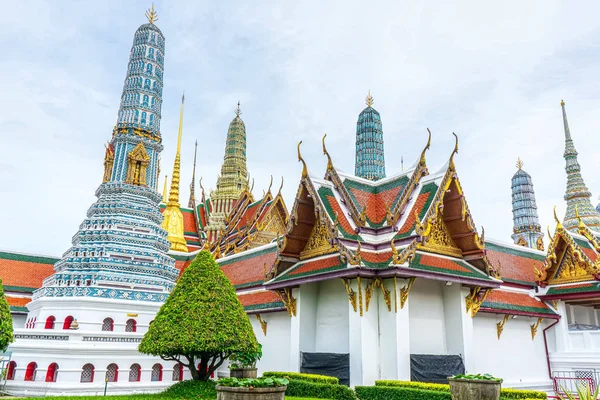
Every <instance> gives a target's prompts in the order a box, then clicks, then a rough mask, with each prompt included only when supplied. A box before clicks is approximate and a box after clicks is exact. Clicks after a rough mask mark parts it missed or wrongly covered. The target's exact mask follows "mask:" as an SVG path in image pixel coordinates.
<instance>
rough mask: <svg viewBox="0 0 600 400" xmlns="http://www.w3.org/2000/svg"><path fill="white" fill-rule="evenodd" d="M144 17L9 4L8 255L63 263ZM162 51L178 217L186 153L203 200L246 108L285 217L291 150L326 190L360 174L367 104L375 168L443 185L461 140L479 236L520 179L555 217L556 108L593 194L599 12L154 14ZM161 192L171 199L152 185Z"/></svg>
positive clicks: (571, 7) (559, 140)
mask: <svg viewBox="0 0 600 400" xmlns="http://www.w3.org/2000/svg"><path fill="white" fill-rule="evenodd" d="M150 5H151V3H150V2H146V1H137V0H136V1H127V2H121V1H113V0H109V1H105V2H102V3H97V2H87V1H86V2H84V1H66V0H63V1H60V2H43V1H27V2H9V3H6V4H4V5H3V12H2V13H0V48H1V49H2V57H1V58H0V86H1V87H2V96H0V110H2V111H1V112H0V139H1V141H0V143H1V145H0V151H1V154H2V155H1V157H0V199H1V200H0V205H1V207H0V220H1V221H2V225H1V226H2V228H3V229H0V248H2V249H10V250H17V251H29V252H35V253H42V254H50V255H56V256H58V255H60V254H62V253H63V252H64V251H65V250H67V249H68V248H69V245H70V240H71V237H72V236H73V235H74V234H75V233H76V231H77V229H78V226H79V224H80V223H81V221H82V220H83V218H84V217H85V213H86V210H87V209H88V208H89V207H90V205H91V204H92V203H93V202H94V201H95V196H94V191H95V190H96V188H97V187H98V185H99V184H100V182H101V178H102V161H103V154H104V143H106V141H107V140H108V139H109V138H110V135H111V131H112V127H113V126H114V124H115V122H116V117H117V111H118V108H119V100H120V95H121V90H122V86H123V80H124V78H125V71H126V66H127V60H128V57H129V51H130V48H131V44H132V40H133V33H134V32H135V30H136V29H137V27H138V26H139V25H141V24H143V23H144V22H145V21H146V20H145V18H144V12H145V10H146V9H147V8H149V6H150ZM155 7H156V10H157V11H158V13H159V18H160V19H159V21H158V22H157V25H158V26H159V27H160V29H161V30H162V31H163V33H164V35H165V37H166V56H165V60H166V61H165V75H164V78H165V81H164V83H165V88H164V103H163V121H162V124H161V127H162V135H163V139H164V145H165V150H164V152H163V155H162V168H163V171H164V172H163V174H164V173H169V174H170V171H171V169H172V164H173V158H174V152H175V143H176V134H177V122H178V108H179V102H180V98H181V93H182V91H183V90H185V93H186V112H185V116H184V132H183V154H182V169H183V176H182V182H183V185H182V198H181V202H182V204H186V203H187V197H188V185H189V182H190V179H191V169H192V158H193V149H194V141H195V140H196V139H197V140H198V142H199V152H200V153H199V156H198V167H197V176H198V177H199V176H202V177H203V178H204V180H203V182H204V185H205V188H206V189H207V190H208V189H209V188H212V187H214V185H215V182H216V176H217V173H218V171H219V168H220V164H221V162H222V158H223V150H224V146H225V143H224V141H225V135H226V132H227V126H228V124H229V122H230V121H231V119H232V118H233V117H234V113H233V111H234V109H235V105H236V103H237V101H238V100H239V101H241V103H242V112H243V114H242V118H243V120H244V121H245V123H246V128H247V134H248V150H247V154H248V169H249V171H250V174H251V176H252V177H253V178H254V179H255V195H257V196H260V195H261V193H262V191H263V189H266V188H267V186H268V183H269V176H270V175H271V174H272V175H274V177H275V178H274V179H275V182H276V183H275V184H274V186H278V182H279V179H280V177H281V176H284V177H285V185H284V190H283V192H284V196H285V200H286V202H287V204H288V207H290V208H291V206H292V204H293V200H294V196H295V193H296V189H297V184H298V181H299V177H300V171H301V166H300V165H299V164H298V163H297V160H296V144H297V143H298V141H299V140H303V149H302V151H303V155H304V158H305V159H306V161H307V163H308V166H309V169H310V170H311V172H312V173H313V174H315V175H318V176H322V174H323V173H324V170H325V165H326V160H325V158H324V156H323V155H322V153H321V145H320V139H321V137H322V136H323V133H325V132H326V133H327V142H328V149H329V152H330V153H331V155H332V157H333V160H334V163H335V165H336V166H337V167H338V168H340V169H342V170H344V171H349V172H352V171H353V170H354V135H355V129H356V128H355V127H356V119H357V116H358V114H359V113H360V111H361V110H362V109H363V108H364V98H365V96H366V94H367V91H368V90H369V89H370V90H371V93H372V94H373V96H374V98H375V108H376V109H377V110H378V111H379V112H380V113H381V116H382V122H383V129H384V140H385V156H386V170H387V173H388V175H392V174H394V173H396V172H399V171H400V168H401V166H400V158H401V157H403V158H404V163H405V166H408V165H410V164H412V163H413V162H414V161H415V160H416V159H417V157H418V155H419V153H420V151H421V149H422V147H423V146H424V144H425V141H426V128H427V127H429V128H430V129H431V131H432V133H433V140H432V147H431V150H430V152H429V154H428V165H429V168H430V170H431V171H436V170H438V169H439V168H440V167H441V166H442V165H443V164H444V163H445V162H446V160H447V158H448V156H449V155H450V152H451V151H452V148H453V146H454V143H453V140H454V139H453V136H452V134H451V133H452V132H453V131H454V132H456V133H457V134H458V135H459V137H460V151H459V154H458V156H457V157H456V162H457V168H458V173H459V176H460V179H461V182H462V184H463V188H464V190H465V193H466V196H467V201H468V203H469V207H470V209H471V212H472V214H473V217H474V220H475V222H476V223H477V225H478V226H481V225H483V226H484V227H485V229H486V237H493V238H496V239H500V240H504V241H510V240H511V239H510V234H511V230H512V214H511V197H510V194H511V192H510V178H511V176H512V174H513V173H514V172H515V171H516V168H515V166H514V165H515V162H516V159H517V157H518V156H520V157H521V158H522V159H523V160H524V161H525V166H524V169H525V170H526V171H527V172H529V174H531V176H532V178H533V182H534V187H535V190H536V194H537V201H538V207H539V214H540V220H541V223H542V226H543V227H544V231H545V227H546V226H547V225H551V226H552V227H553V218H552V207H553V206H554V205H557V209H558V211H559V215H562V214H563V213H564V209H565V204H564V200H563V195H564V191H565V186H566V175H565V172H564V160H563V158H562V152H563V150H564V133H563V128H562V118H561V110H560V100H561V99H562V98H564V99H565V101H566V103H567V112H568V116H569V123H570V127H571V132H572V136H573V139H574V141H575V146H576V148H577V150H578V152H579V161H580V164H581V166H582V174H583V177H584V179H585V181H586V183H587V185H588V188H589V189H590V190H591V192H592V193H593V195H594V197H593V202H594V204H596V203H597V200H596V198H597V196H598V195H599V194H600V177H599V175H598V173H597V170H598V161H597V152H598V148H599V145H600V136H599V135H598V130H599V129H600V114H599V113H598V110H600V96H599V95H598V93H600V80H598V78H597V76H598V71H599V70H600V51H599V47H600V21H598V19H597V15H598V13H599V11H600V10H599V8H600V3H597V2H592V1H586V2H566V1H529V2H517V1H505V2H496V3H493V4H492V3H489V2H471V1H465V2H460V1H459V2H452V4H450V3H447V4H446V3H442V2H433V1H432V2H427V1H423V2H417V3H415V4H410V3H407V2H397V1H387V2H383V1H376V2H369V3H366V2H364V1H348V0H347V1H328V2H322V1H321V2H319V1H304V2H300V3H298V2H297V3H290V2H278V1H266V0H265V1H261V2H231V1H221V2H203V3H198V2H195V1H183V0H182V1H177V2H174V1H170V2H167V1H164V0H163V1H156V2H155ZM161 190H162V188H161Z"/></svg>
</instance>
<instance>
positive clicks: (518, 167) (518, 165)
mask: <svg viewBox="0 0 600 400" xmlns="http://www.w3.org/2000/svg"><path fill="white" fill-rule="evenodd" d="M523 164H524V162H523V161H522V160H521V157H517V169H521V168H523Z"/></svg>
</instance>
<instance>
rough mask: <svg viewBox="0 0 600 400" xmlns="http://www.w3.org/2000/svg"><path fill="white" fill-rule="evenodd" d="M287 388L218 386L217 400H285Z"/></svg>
mask: <svg viewBox="0 0 600 400" xmlns="http://www.w3.org/2000/svg"><path fill="white" fill-rule="evenodd" d="M286 389H287V386H280V387H272V388H254V389H250V388H245V387H228V386H217V400H284V398H285V390H286Z"/></svg>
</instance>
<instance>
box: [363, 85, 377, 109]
mask: <svg viewBox="0 0 600 400" xmlns="http://www.w3.org/2000/svg"><path fill="white" fill-rule="evenodd" d="M365 101H366V102H367V107H372V106H373V104H374V103H375V100H374V99H373V96H371V89H369V94H368V95H367V97H366V98H365Z"/></svg>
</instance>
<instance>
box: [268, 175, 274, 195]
mask: <svg viewBox="0 0 600 400" xmlns="http://www.w3.org/2000/svg"><path fill="white" fill-rule="evenodd" d="M271 186H273V175H271V182H269V188H268V189H267V193H271Z"/></svg>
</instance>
